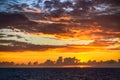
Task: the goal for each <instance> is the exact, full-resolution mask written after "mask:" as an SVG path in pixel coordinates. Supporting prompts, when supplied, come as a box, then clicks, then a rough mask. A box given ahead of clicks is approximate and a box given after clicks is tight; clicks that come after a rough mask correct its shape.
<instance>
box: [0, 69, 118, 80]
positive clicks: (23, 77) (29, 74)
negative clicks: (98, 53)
mask: <svg viewBox="0 0 120 80" xmlns="http://www.w3.org/2000/svg"><path fill="white" fill-rule="evenodd" d="M0 80H120V68H4V69H2V68H1V69H0Z"/></svg>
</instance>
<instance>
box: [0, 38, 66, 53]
mask: <svg viewBox="0 0 120 80" xmlns="http://www.w3.org/2000/svg"><path fill="white" fill-rule="evenodd" d="M2 44H3V45H2ZM4 44H6V45H4ZM62 47H65V46H52V45H34V44H29V43H25V42H18V41H13V40H0V51H15V52H16V51H27V50H28V51H46V50H48V49H54V48H62Z"/></svg>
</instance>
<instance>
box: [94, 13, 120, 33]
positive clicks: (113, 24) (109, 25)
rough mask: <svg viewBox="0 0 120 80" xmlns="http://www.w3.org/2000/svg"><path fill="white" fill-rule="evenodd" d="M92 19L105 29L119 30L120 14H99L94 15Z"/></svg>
mask: <svg viewBox="0 0 120 80" xmlns="http://www.w3.org/2000/svg"><path fill="white" fill-rule="evenodd" d="M94 20H95V21H96V22H98V23H99V24H100V25H101V26H102V27H103V28H104V29H105V31H108V30H111V31H116V32H117V31H120V15H101V16H97V17H94Z"/></svg>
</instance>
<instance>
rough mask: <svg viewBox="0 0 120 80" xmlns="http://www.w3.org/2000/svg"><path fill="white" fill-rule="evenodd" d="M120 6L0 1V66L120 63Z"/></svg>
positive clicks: (85, 0)
mask: <svg viewBox="0 0 120 80" xmlns="http://www.w3.org/2000/svg"><path fill="white" fill-rule="evenodd" d="M118 1H119V0H29V1H28V0H0V62H3V61H8V62H11V61H13V62H15V63H27V62H29V61H31V62H34V61H38V62H39V63H42V62H44V61H45V60H47V59H52V60H56V59H57V58H58V57H59V56H62V57H76V58H77V59H80V61H81V62H87V61H88V60H96V61H100V60H103V61H105V60H110V59H113V60H118V59H120V23H119V22H120V14H119V13H120V6H119V2H118Z"/></svg>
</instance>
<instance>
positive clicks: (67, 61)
mask: <svg viewBox="0 0 120 80" xmlns="http://www.w3.org/2000/svg"><path fill="white" fill-rule="evenodd" d="M84 65H86V67H89V66H91V67H120V59H118V60H117V61H116V60H112V59H111V60H106V61H102V60H101V61H99V62H97V61H96V60H89V61H88V62H80V60H79V59H76V57H66V58H63V57H59V58H58V59H57V60H56V61H53V60H50V59H47V60H46V61H45V62H43V63H38V61H35V62H28V63H27V64H25V63H21V64H16V63H14V62H6V61H5V62H4V61H3V62H0V67H65V66H68V67H69V66H71V67H76V66H77V67H79V66H84Z"/></svg>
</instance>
